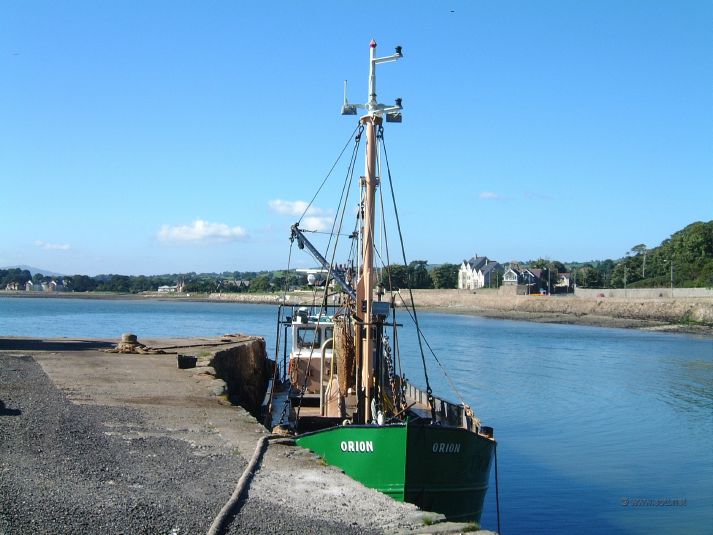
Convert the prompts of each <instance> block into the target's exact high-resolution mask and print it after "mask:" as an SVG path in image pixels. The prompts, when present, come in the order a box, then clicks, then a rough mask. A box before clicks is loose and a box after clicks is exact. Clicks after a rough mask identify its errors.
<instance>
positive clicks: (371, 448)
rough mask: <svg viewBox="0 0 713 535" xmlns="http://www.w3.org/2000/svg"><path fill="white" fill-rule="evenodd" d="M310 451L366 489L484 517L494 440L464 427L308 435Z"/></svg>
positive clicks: (300, 440) (451, 514)
mask: <svg viewBox="0 0 713 535" xmlns="http://www.w3.org/2000/svg"><path fill="white" fill-rule="evenodd" d="M296 440H297V444H298V445H300V446H302V447H304V448H307V449H310V450H312V451H313V452H315V453H316V454H318V455H319V456H321V457H322V458H323V459H324V460H325V461H326V462H327V463H328V464H331V465H334V466H338V467H339V468H341V469H342V470H344V472H345V473H346V474H347V475H349V476H350V477H352V478H353V479H355V480H357V481H359V482H361V483H363V484H364V485H366V486H367V487H371V488H373V489H376V490H378V491H380V492H383V493H384V494H388V495H389V496H391V497H392V498H394V499H395V500H399V501H407V502H410V503H413V504H416V505H417V506H419V507H420V508H421V509H424V510H426V511H434V512H437V513H442V514H444V515H446V517H447V518H448V519H449V520H465V521H476V522H479V521H480V516H481V514H482V511H483V502H484V500H485V493H486V491H487V489H488V479H489V475H490V465H491V460H492V457H493V450H494V447H495V443H494V442H493V441H492V440H490V439H488V438H486V437H483V436H481V435H478V434H476V433H472V432H470V431H466V430H465V429H460V428H451V427H442V426H432V425H421V424H397V425H385V426H375V425H374V426H371V425H351V426H339V427H332V428H329V429H324V430H322V431H315V432H313V433H306V434H304V435H301V436H299V437H297V439H296Z"/></svg>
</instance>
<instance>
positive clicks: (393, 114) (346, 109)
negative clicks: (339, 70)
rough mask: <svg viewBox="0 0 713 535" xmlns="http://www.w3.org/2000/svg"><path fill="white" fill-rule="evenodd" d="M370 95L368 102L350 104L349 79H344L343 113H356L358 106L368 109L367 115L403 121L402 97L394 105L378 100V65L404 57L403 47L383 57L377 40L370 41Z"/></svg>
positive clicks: (395, 121) (389, 121)
mask: <svg viewBox="0 0 713 535" xmlns="http://www.w3.org/2000/svg"><path fill="white" fill-rule="evenodd" d="M369 49H370V52H369V95H368V99H367V102H366V104H350V103H349V101H348V100H347V81H346V80H344V103H343V104H342V115H356V114H357V108H358V109H362V110H366V112H367V115H371V116H375V117H384V116H385V118H386V122H387V123H400V122H401V110H402V109H403V106H401V99H400V98H397V99H396V100H395V102H394V104H393V105H391V106H388V105H386V104H379V102H378V101H377V100H376V66H377V65H378V64H379V63H388V62H391V61H396V60H398V59H401V58H403V57H404V55H403V52H402V51H401V47H400V46H397V47H396V49H395V51H394V53H393V54H391V55H390V56H384V57H382V58H377V57H376V41H374V40H373V39H372V40H371V43H369Z"/></svg>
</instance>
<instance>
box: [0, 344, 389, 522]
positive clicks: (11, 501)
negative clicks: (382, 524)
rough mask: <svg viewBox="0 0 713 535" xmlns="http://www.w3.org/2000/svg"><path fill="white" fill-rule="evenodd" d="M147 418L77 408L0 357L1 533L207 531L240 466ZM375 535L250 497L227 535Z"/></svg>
mask: <svg viewBox="0 0 713 535" xmlns="http://www.w3.org/2000/svg"><path fill="white" fill-rule="evenodd" d="M147 421H148V419H147V417H146V414H145V413H143V412H142V410H141V409H134V408H126V407H117V406H107V405H91V404H74V403H72V402H70V401H69V400H68V399H67V398H66V397H65V395H64V394H63V393H62V392H60V391H59V390H58V389H57V388H56V387H55V386H54V384H53V383H52V381H51V380H50V379H49V377H48V376H47V375H46V374H45V373H44V371H43V370H42V368H41V367H40V365H39V364H37V362H36V361H35V360H34V359H33V358H32V357H31V356H23V355H16V354H0V534H4V535H12V534H25V533H33V534H45V533H47V534H49V533H52V534H65V533H66V534H84V533H87V534H89V533H112V534H121V533H126V534H143V533H146V534H149V533H150V534H171V535H178V534H194V533H205V532H206V531H207V530H208V527H209V526H210V523H211V522H212V520H213V518H214V517H215V516H216V515H217V513H218V512H219V511H220V509H221V507H222V506H223V504H224V503H225V502H226V501H227V500H228V498H229V497H230V495H231V493H232V491H233V488H234V486H235V483H236V482H237V480H238V478H239V477H240V474H241V473H242V471H243V469H244V467H245V466H246V461H245V460H244V459H243V458H242V457H241V456H240V455H239V454H237V452H236V451H235V450H233V451H225V449H222V450H221V449H219V448H205V449H203V448H200V447H197V446H196V444H194V443H191V442H190V441H187V440H184V439H180V438H172V437H171V436H162V435H160V434H156V433H155V429H153V428H152V427H151V425H149V424H147ZM279 483H280V487H282V488H285V491H287V488H286V486H285V485H287V484H288V482H286V481H282V482H279ZM289 494H290V493H288V492H285V499H287V498H288V497H289ZM307 502H308V500H307ZM308 510H309V509H308ZM371 525H372V526H374V525H376V524H373V523H372V524H371ZM375 529H376V528H371V529H367V528H365V527H364V526H363V525H362V526H360V525H358V524H357V523H356V522H354V521H351V522H345V521H344V520H343V519H341V518H338V517H336V515H334V516H325V517H322V518H316V517H315V516H307V514H300V513H299V512H295V511H293V510H292V509H290V508H286V507H285V508H283V507H280V505H279V503H275V500H270V501H265V500H263V499H261V498H260V497H259V496H258V494H257V493H256V492H252V491H251V493H250V495H249V497H248V499H247V500H246V501H245V502H244V503H243V505H242V508H241V510H240V512H239V513H238V515H237V516H236V518H235V520H234V522H233V523H232V524H231V526H230V528H229V531H228V533H231V534H238V533H344V534H349V533H368V532H374V530H375ZM379 531H380V530H379Z"/></svg>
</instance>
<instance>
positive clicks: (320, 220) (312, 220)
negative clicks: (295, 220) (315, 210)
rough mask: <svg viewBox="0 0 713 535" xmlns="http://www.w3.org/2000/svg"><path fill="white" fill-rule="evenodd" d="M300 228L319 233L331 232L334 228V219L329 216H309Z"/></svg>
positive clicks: (304, 219) (303, 220)
mask: <svg viewBox="0 0 713 535" xmlns="http://www.w3.org/2000/svg"><path fill="white" fill-rule="evenodd" d="M300 228H302V229H304V230H317V231H325V230H330V229H331V228H332V218H331V217H328V216H307V217H305V218H303V219H302V222H301V223H300Z"/></svg>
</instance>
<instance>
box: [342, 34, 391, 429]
mask: <svg viewBox="0 0 713 535" xmlns="http://www.w3.org/2000/svg"><path fill="white" fill-rule="evenodd" d="M369 47H370V48H371V52H370V58H369V99H368V101H367V103H366V105H361V104H360V105H356V106H350V105H349V103H348V102H347V100H346V89H345V96H344V108H343V113H345V112H346V114H350V115H351V114H355V113H356V108H357V107H358V108H365V109H366V110H367V113H366V115H364V116H363V117H362V118H361V119H360V121H361V124H362V125H364V128H365V130H366V157H365V160H366V162H365V172H364V206H363V210H364V215H363V227H362V268H361V276H360V277H359V281H358V283H357V292H356V293H357V297H356V316H357V318H359V319H360V320H361V322H362V325H363V327H362V326H360V325H357V327H356V333H355V334H356V335H357V336H355V338H356V340H360V339H361V343H360V344H357V354H356V360H357V366H358V369H359V370H360V371H361V377H360V379H361V388H362V389H363V394H364V397H363V400H364V405H363V415H364V420H363V422H362V423H365V424H366V423H370V422H371V421H372V419H373V418H374V417H375V415H372V414H371V403H372V399H373V398H374V396H375V392H374V358H375V355H374V346H375V341H374V330H375V328H374V325H372V319H373V315H372V305H373V301H374V286H375V282H376V281H375V274H374V226H375V223H374V221H375V206H376V202H375V199H376V187H377V186H378V180H379V179H378V177H377V176H376V145H377V135H376V132H377V129H378V128H380V127H381V125H382V123H383V116H384V114H387V120H388V119H389V115H388V114H389V113H393V112H396V113H398V112H400V110H401V99H398V100H397V102H396V105H395V106H385V105H383V104H379V103H378V102H377V100H376V65H377V64H378V63H385V62H388V61H395V60H397V59H400V58H401V57H402V54H401V47H400V46H399V47H396V53H395V54H393V55H391V56H387V57H383V58H377V57H376V42H375V41H374V40H373V39H372V41H371V43H370V44H369Z"/></svg>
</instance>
